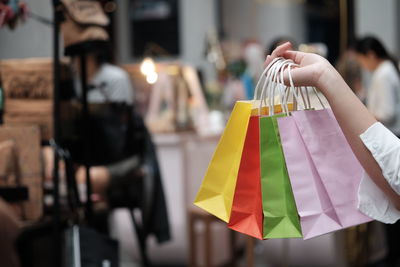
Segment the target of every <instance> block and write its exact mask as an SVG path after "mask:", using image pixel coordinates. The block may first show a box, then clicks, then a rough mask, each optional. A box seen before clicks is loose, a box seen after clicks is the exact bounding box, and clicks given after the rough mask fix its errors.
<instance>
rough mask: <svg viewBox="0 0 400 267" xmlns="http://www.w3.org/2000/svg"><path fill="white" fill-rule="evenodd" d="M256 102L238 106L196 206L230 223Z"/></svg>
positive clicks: (226, 128)
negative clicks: (242, 158) (246, 140)
mask: <svg viewBox="0 0 400 267" xmlns="http://www.w3.org/2000/svg"><path fill="white" fill-rule="evenodd" d="M252 107H253V102H252V101H238V102H236V104H235V106H234V108H233V110H232V113H231V116H230V118H229V121H228V123H227V124H226V127H225V130H224V132H223V134H222V136H221V139H220V140H219V143H218V145H217V148H216V149H215V152H214V155H213V157H212V159H211V162H210V164H209V165H208V169H207V172H206V174H205V177H204V180H203V183H202V184H201V187H200V190H199V192H198V193H197V196H196V199H195V201H194V204H195V205H196V206H198V207H200V208H202V209H204V210H205V211H207V212H209V213H211V214H213V215H215V216H217V217H218V218H220V219H221V220H223V221H225V222H228V221H229V217H230V214H231V209H232V201H233V194H234V191H235V186H236V178H237V175H238V171H239V165H240V160H241V157H242V150H243V145H244V140H245V137H246V132H247V125H248V123H249V119H250V115H251V110H252Z"/></svg>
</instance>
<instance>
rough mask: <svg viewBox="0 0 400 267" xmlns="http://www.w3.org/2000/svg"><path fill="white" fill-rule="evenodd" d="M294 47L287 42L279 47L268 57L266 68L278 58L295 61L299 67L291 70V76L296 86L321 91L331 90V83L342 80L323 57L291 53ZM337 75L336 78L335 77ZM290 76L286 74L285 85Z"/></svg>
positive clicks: (296, 52)
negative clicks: (311, 87)
mask: <svg viewBox="0 0 400 267" xmlns="http://www.w3.org/2000/svg"><path fill="white" fill-rule="evenodd" d="M291 48H292V45H291V44H290V43H289V42H287V43H284V44H282V45H280V46H278V47H277V48H276V49H275V50H274V51H273V52H272V54H271V55H269V56H267V58H266V60H265V66H267V65H268V64H269V63H270V62H271V61H272V60H274V59H275V58H277V57H284V58H286V59H291V60H293V61H294V62H295V63H296V64H298V65H299V67H297V68H293V69H292V70H291V75H292V79H293V82H294V84H295V86H314V87H317V88H319V89H320V90H321V91H323V93H324V91H326V90H327V88H329V86H328V85H329V84H330V81H332V80H333V79H335V78H336V79H341V77H340V75H339V74H338V73H337V72H336V70H335V69H334V68H333V66H332V65H331V64H330V63H329V62H328V61H327V60H326V59H325V58H323V57H321V56H319V55H317V54H312V53H303V52H298V51H291ZM335 75H336V77H335ZM288 77H289V76H288V74H287V73H284V79H285V83H287V84H289V82H288Z"/></svg>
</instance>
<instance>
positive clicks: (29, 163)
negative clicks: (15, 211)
mask: <svg viewBox="0 0 400 267" xmlns="http://www.w3.org/2000/svg"><path fill="white" fill-rule="evenodd" d="M7 140H10V141H12V142H13V143H14V144H15V157H16V164H17V166H16V168H15V169H16V172H19V173H18V174H16V173H7V176H5V177H3V180H4V181H3V186H7V187H10V186H14V187H18V186H25V187H27V188H28V197H29V200H28V201H26V202H23V203H22V210H21V213H20V217H21V219H23V220H36V219H38V218H39V217H40V216H41V215H42V211H43V203H42V197H43V188H42V180H43V179H42V178H43V176H42V165H41V161H40V159H41V148H40V131H39V127H37V126H1V127H0V142H4V141H7ZM2 160H6V159H5V158H2ZM16 176H17V177H16ZM6 180H7V181H6Z"/></svg>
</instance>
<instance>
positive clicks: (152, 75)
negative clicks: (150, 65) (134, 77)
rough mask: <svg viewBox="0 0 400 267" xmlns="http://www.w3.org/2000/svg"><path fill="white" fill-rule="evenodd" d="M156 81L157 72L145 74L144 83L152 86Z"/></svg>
mask: <svg viewBox="0 0 400 267" xmlns="http://www.w3.org/2000/svg"><path fill="white" fill-rule="evenodd" d="M157 80H158V74H157V72H151V73H149V74H147V76H146V81H147V82H148V83H149V84H154V83H156V82H157Z"/></svg>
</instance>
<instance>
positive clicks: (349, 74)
mask: <svg viewBox="0 0 400 267" xmlns="http://www.w3.org/2000/svg"><path fill="white" fill-rule="evenodd" d="M336 69H337V70H338V72H339V74H340V75H341V76H342V77H343V79H344V80H345V81H346V83H347V84H348V85H349V87H350V88H351V90H353V92H354V93H355V94H356V96H357V97H358V98H359V99H360V100H361V101H362V102H363V103H364V104H365V101H366V92H365V89H364V88H363V86H362V75H361V66H360V64H359V62H358V60H357V54H356V53H355V51H354V50H352V49H349V50H347V51H345V52H344V53H343V54H342V55H341V56H340V58H339V60H338V62H337V63H336Z"/></svg>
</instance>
